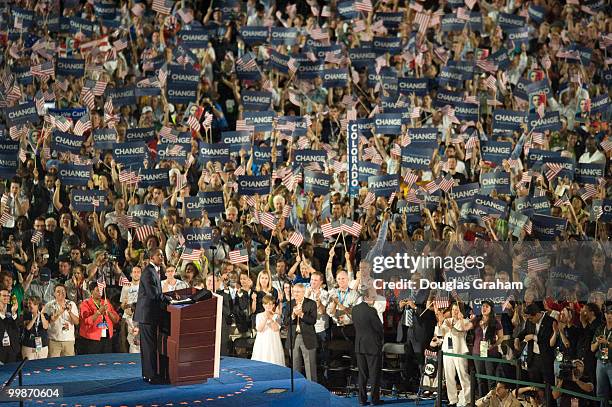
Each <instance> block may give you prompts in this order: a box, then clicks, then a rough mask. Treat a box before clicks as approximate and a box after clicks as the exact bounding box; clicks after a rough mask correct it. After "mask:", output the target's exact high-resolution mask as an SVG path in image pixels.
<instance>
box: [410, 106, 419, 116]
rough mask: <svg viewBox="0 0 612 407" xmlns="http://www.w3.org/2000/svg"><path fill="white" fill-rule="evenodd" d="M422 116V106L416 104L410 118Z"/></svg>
mask: <svg viewBox="0 0 612 407" xmlns="http://www.w3.org/2000/svg"><path fill="white" fill-rule="evenodd" d="M420 117H421V108H420V107H418V106H416V107H414V108H413V109H412V111H411V112H410V118H411V119H418V118H420Z"/></svg>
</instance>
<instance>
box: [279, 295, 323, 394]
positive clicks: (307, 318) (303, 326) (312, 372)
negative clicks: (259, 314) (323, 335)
mask: <svg viewBox="0 0 612 407" xmlns="http://www.w3.org/2000/svg"><path fill="white" fill-rule="evenodd" d="M294 308H295V300H291V309H294ZM302 311H303V312H304V316H303V317H301V318H299V327H300V330H299V332H297V326H298V322H297V321H298V319H297V318H294V319H293V321H291V342H289V341H287V344H290V346H292V347H293V368H294V369H295V370H297V371H300V370H302V357H303V358H304V364H305V365H306V377H307V378H308V380H312V381H313V382H316V381H317V334H316V332H315V328H314V325H315V323H316V322H317V303H316V302H314V301H313V300H310V299H308V298H304V301H303V303H302ZM289 318H291V315H287V317H286V318H285V325H289Z"/></svg>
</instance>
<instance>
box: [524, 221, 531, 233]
mask: <svg viewBox="0 0 612 407" xmlns="http://www.w3.org/2000/svg"><path fill="white" fill-rule="evenodd" d="M532 229H533V223H532V222H531V220H530V219H528V220H527V222H525V224H524V225H523V230H524V231H525V233H527V234H528V235H530V234H531V232H532Z"/></svg>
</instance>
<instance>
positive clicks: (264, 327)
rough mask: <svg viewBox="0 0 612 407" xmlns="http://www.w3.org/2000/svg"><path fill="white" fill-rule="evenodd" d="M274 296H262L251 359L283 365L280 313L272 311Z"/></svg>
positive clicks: (256, 320) (283, 354)
mask: <svg viewBox="0 0 612 407" xmlns="http://www.w3.org/2000/svg"><path fill="white" fill-rule="evenodd" d="M274 303H275V301H274V297H272V296H271V295H266V296H265V297H264V298H263V306H264V312H260V313H259V314H257V317H256V319H255V327H256V328H257V336H256V337H255V344H254V345H253V355H252V356H251V359H252V360H258V361H260V362H268V363H274V364H275V365H279V366H285V353H284V352H283V345H282V343H281V338H280V328H281V326H280V315H279V314H277V313H276V312H274Z"/></svg>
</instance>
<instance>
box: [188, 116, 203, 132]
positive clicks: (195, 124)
mask: <svg viewBox="0 0 612 407" xmlns="http://www.w3.org/2000/svg"><path fill="white" fill-rule="evenodd" d="M187 125H188V126H189V128H191V130H193V131H195V132H198V131H200V122H199V121H198V119H196V118H195V117H194V116H193V115H189V118H188V119H187Z"/></svg>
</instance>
